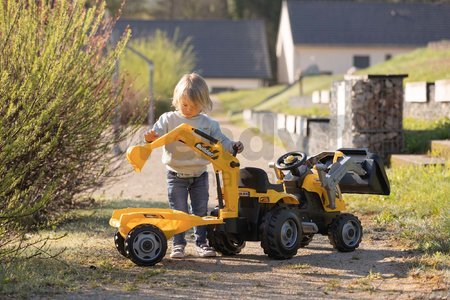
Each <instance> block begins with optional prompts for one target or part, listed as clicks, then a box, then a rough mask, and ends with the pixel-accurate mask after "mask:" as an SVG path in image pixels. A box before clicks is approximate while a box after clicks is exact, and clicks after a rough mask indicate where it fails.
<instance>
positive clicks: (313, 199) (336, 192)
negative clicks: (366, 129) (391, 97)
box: [109, 124, 390, 266]
mask: <svg viewBox="0 0 450 300" xmlns="http://www.w3.org/2000/svg"><path fill="white" fill-rule="evenodd" d="M177 141H179V142H182V143H184V144H186V145H188V146H190V147H191V148H192V149H193V150H194V151H195V152H197V153H199V154H200V155H201V156H203V157H205V158H206V159H208V160H210V161H211V163H212V165H213V168H214V172H215V175H216V180H217V199H218V206H217V207H216V209H214V210H213V211H212V212H211V213H210V215H209V216H205V217H199V216H195V215H192V214H187V213H184V212H181V211H177V210H172V209H161V208H126V209H120V210H115V211H114V212H113V215H112V218H111V219H110V221H109V223H110V225H111V226H113V227H116V228H117V229H118V231H117V233H116V234H115V236H114V239H115V245H116V247H117V250H118V251H119V252H120V253H121V254H122V255H123V256H125V257H127V258H129V259H130V260H131V261H133V262H134V263H135V264H137V265H140V266H152V265H154V264H156V263H158V262H160V261H161V260H162V259H163V257H164V256H165V254H166V251H167V240H168V239H170V238H171V237H172V236H173V235H175V234H177V233H181V232H184V231H186V230H189V229H190V228H192V227H194V226H200V225H206V226H207V227H208V240H209V243H210V246H212V247H214V248H215V250H216V251H218V252H220V253H222V255H235V254H238V253H239V252H240V251H241V249H242V248H244V246H245V242H246V241H260V242H261V247H262V248H263V249H264V253H266V254H267V255H268V256H269V257H271V258H274V259H288V258H291V257H293V256H294V255H296V254H297V251H298V249H299V248H301V247H305V246H307V245H308V244H309V242H310V241H311V240H312V239H313V236H314V235H315V234H322V235H328V238H329V240H330V243H331V244H332V245H333V247H334V248H336V249H337V250H338V251H342V252H349V251H353V250H355V249H356V248H357V247H358V246H359V244H360V242H361V238H362V234H363V231H362V226H361V222H360V221H359V219H358V218H357V217H356V216H354V215H352V214H349V213H342V211H344V209H345V204H344V202H343V199H342V193H359V194H381V195H388V194H389V193H390V187H389V181H388V179H387V177H386V173H385V171H384V166H383V163H382V161H381V160H380V158H379V157H378V156H376V155H375V154H372V153H370V152H368V151H367V149H339V150H337V151H335V152H322V153H320V154H318V155H316V156H312V157H309V158H307V156H306V154H305V153H302V152H289V153H286V154H284V155H282V156H281V157H279V158H278V159H277V161H276V162H275V163H272V165H271V167H273V169H274V172H275V174H276V177H277V183H270V182H269V180H268V176H267V173H266V172H265V171H264V170H262V169H258V168H253V167H245V168H241V167H240V164H239V160H238V159H237V158H236V157H235V154H236V153H234V154H231V153H229V152H227V151H225V150H224V148H223V147H222V145H221V143H220V142H219V141H217V140H216V139H215V138H213V137H211V136H209V135H208V134H206V133H204V132H202V131H200V130H198V129H196V128H193V127H191V126H190V125H188V124H182V125H180V126H178V127H177V128H175V129H174V130H172V131H170V132H169V133H167V134H165V135H163V136H161V137H159V138H158V139H156V140H155V141H153V142H152V143H148V144H145V145H142V146H133V147H130V148H129V149H128V151H127V159H128V160H129V162H130V163H131V164H132V166H133V167H134V169H135V170H136V171H138V172H139V171H140V170H141V169H142V167H143V166H144V164H145V162H146V160H147V159H148V157H149V156H150V154H151V152H152V150H153V149H155V148H157V147H161V146H163V145H166V144H169V143H172V142H177Z"/></svg>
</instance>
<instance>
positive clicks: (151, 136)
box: [144, 130, 159, 143]
mask: <svg viewBox="0 0 450 300" xmlns="http://www.w3.org/2000/svg"><path fill="white" fill-rule="evenodd" d="M158 137H159V135H158V134H157V133H156V132H155V131H154V130H152V131H149V132H147V133H146V134H144V139H145V141H146V142H147V143H151V142H153V141H154V140H156V139H157V138H158Z"/></svg>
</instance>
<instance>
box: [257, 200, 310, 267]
mask: <svg viewBox="0 0 450 300" xmlns="http://www.w3.org/2000/svg"><path fill="white" fill-rule="evenodd" d="M260 233H261V247H262V248H263V249H264V253H266V254H267V255H268V256H269V257H271V258H275V259H288V258H291V257H293V256H294V255H296V254H297V250H298V248H299V247H300V241H301V240H302V230H301V226H300V221H299V218H298V213H296V209H293V208H287V207H277V208H274V209H273V210H271V211H269V212H268V213H267V214H266V215H265V216H264V217H263V221H262V223H261V227H260Z"/></svg>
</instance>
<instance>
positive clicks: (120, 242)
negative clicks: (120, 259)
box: [114, 231, 128, 258]
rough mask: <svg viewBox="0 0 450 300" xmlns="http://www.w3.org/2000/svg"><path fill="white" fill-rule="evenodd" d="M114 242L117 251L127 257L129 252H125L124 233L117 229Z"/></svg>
mask: <svg viewBox="0 0 450 300" xmlns="http://www.w3.org/2000/svg"><path fill="white" fill-rule="evenodd" d="M114 244H115V245H116V249H117V251H119V253H120V254H121V255H123V256H125V257H126V258H128V257H127V252H125V239H124V238H123V237H122V235H121V234H120V233H119V232H118V231H117V232H116V234H115V235H114Z"/></svg>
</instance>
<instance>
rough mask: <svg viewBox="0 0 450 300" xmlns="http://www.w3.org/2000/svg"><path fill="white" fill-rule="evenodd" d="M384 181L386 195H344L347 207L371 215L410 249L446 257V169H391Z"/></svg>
mask: <svg viewBox="0 0 450 300" xmlns="http://www.w3.org/2000/svg"><path fill="white" fill-rule="evenodd" d="M388 178H389V181H390V184H391V194H390V195H389V196H376V195H346V200H347V203H348V205H349V207H350V208H351V209H352V210H355V211H358V212H360V213H362V214H367V215H372V216H373V220H374V221H375V222H376V223H378V224H379V225H380V226H382V227H388V228H391V229H392V230H394V232H395V236H396V237H399V238H401V239H402V240H403V242H404V243H407V244H408V245H409V246H412V247H413V248H417V249H421V250H425V251H431V252H443V253H447V254H450V207H449V205H448V199H449V198H448V197H449V195H450V184H449V182H450V168H449V167H448V166H428V167H415V166H413V167H400V168H393V169H389V170H388Z"/></svg>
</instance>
